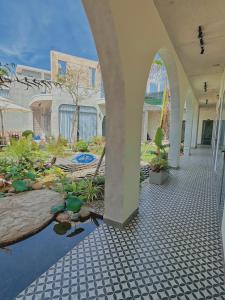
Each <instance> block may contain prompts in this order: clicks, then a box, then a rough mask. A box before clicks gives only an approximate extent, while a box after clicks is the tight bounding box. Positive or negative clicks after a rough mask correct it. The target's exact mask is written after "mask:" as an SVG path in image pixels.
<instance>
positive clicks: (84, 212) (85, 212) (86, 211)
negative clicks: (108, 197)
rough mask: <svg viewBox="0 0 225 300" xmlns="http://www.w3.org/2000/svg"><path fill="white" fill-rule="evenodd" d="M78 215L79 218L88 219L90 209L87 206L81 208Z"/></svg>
mask: <svg viewBox="0 0 225 300" xmlns="http://www.w3.org/2000/svg"><path fill="white" fill-rule="evenodd" d="M79 215H80V217H81V218H88V217H90V215H91V212H90V209H89V208H88V207H87V206H83V207H81V209H80V211H79Z"/></svg>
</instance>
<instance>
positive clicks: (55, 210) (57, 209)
mask: <svg viewBox="0 0 225 300" xmlns="http://www.w3.org/2000/svg"><path fill="white" fill-rule="evenodd" d="M64 209H65V205H64V204H59V205H54V206H52V207H51V213H52V214H57V213H59V212H63V211H64Z"/></svg>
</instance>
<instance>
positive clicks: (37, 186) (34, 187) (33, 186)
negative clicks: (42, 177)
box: [31, 182, 43, 190]
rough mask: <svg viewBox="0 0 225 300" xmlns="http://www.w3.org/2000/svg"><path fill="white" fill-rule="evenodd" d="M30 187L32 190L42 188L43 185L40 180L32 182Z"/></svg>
mask: <svg viewBox="0 0 225 300" xmlns="http://www.w3.org/2000/svg"><path fill="white" fill-rule="evenodd" d="M31 187H32V189H33V190H41V189H42V188H43V185H42V183H41V182H35V183H33V184H32V186H31Z"/></svg>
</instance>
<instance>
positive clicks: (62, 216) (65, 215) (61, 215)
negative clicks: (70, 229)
mask: <svg viewBox="0 0 225 300" xmlns="http://www.w3.org/2000/svg"><path fill="white" fill-rule="evenodd" d="M55 219H56V221H58V222H59V223H65V222H66V223H67V222H70V216H69V214H68V213H67V212H62V213H59V214H58V215H57V216H56V218H55Z"/></svg>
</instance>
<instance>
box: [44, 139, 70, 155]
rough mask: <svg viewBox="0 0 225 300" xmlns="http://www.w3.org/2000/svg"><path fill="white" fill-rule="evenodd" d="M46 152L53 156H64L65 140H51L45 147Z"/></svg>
mask: <svg viewBox="0 0 225 300" xmlns="http://www.w3.org/2000/svg"><path fill="white" fill-rule="evenodd" d="M46 150H47V152H48V153H49V154H51V155H53V156H60V157H64V156H65V139H62V138H58V140H57V141H54V140H51V141H49V143H48V144H47V145H46Z"/></svg>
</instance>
